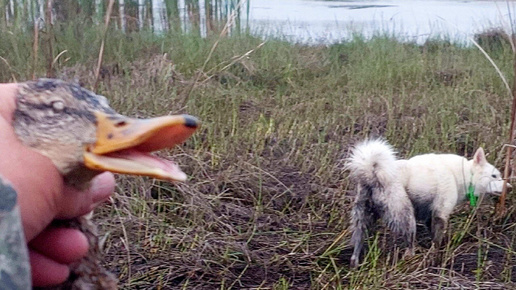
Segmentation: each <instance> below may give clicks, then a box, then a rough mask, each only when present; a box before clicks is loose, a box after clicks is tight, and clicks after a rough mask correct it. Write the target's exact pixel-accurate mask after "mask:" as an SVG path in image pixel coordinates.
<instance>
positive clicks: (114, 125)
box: [84, 112, 200, 181]
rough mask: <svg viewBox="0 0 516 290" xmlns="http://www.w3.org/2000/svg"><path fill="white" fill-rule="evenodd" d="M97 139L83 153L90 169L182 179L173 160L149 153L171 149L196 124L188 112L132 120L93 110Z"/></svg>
mask: <svg viewBox="0 0 516 290" xmlns="http://www.w3.org/2000/svg"><path fill="white" fill-rule="evenodd" d="M95 115H96V118H97V140H96V143H95V144H92V145H89V146H88V147H87V148H86V150H85V152H84V164H85V165H86V167H88V168H89V169H92V170H99V171H111V172H115V173H123V174H131V175H141V176H150V177H154V178H158V179H164V180H169V181H184V180H186V174H185V173H184V172H183V171H181V169H180V168H179V166H178V165H177V164H176V163H174V162H173V161H170V160H166V159H163V158H159V157H157V156H154V155H152V154H150V152H152V151H156V150H160V149H165V148H171V147H174V146H176V145H178V144H180V143H182V142H184V141H185V140H186V139H188V137H190V136H191V135H192V134H193V133H194V132H195V130H196V129H197V128H198V127H199V126H200V123H199V121H198V120H197V119H196V118H195V117H192V116H189V115H175V116H164V117H158V118H152V119H132V118H127V117H124V116H121V115H109V114H106V113H103V112H95Z"/></svg>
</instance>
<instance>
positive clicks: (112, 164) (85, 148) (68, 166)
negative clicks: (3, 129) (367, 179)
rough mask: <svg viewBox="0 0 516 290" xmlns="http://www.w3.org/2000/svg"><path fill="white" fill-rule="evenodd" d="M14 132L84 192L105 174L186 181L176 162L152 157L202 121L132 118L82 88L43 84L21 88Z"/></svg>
mask: <svg viewBox="0 0 516 290" xmlns="http://www.w3.org/2000/svg"><path fill="white" fill-rule="evenodd" d="M13 127H14V130H15V133H16V134H17V135H18V137H19V139H20V140H21V141H22V143H24V144H25V145H27V146H29V147H31V148H33V149H34V150H36V151H38V152H39V153H41V154H43V155H45V156H47V157H48V158H50V159H51V160H52V161H53V162H54V164H55V166H56V167H57V169H58V170H59V171H60V173H61V174H62V175H63V176H64V177H65V182H67V183H68V184H70V185H73V186H75V187H78V188H81V187H84V186H87V184H88V182H89V181H90V180H91V179H92V178H93V177H94V176H95V175H97V174H99V173H100V172H102V171H111V172H115V173H123V174H132V175H141V176H150V177H154V178H158V179H163V180H169V181H184V180H185V179H186V175H185V174H184V173H183V172H182V171H181V170H180V168H179V167H178V166H177V165H176V164H175V163H174V162H172V161H169V160H165V159H162V158H159V157H157V156H154V155H152V154H150V152H152V151H156V150H160V149H164V148H170V147H173V146H175V145H177V144H180V143H182V142H183V141H185V140H186V139H187V138H188V137H190V136H191V135H192V134H193V133H194V131H195V130H196V129H197V128H198V127H199V121H198V120H197V119H196V118H194V117H192V116H189V115H174V116H163V117H158V118H152V119H134V118H129V117H126V116H123V115H120V114H118V113H117V112H115V111H114V110H113V109H112V108H111V107H109V104H108V101H107V99H106V98H105V97H103V96H100V95H97V94H95V93H93V92H91V91H88V90H86V89H84V88H82V87H80V86H79V85H78V84H73V83H67V82H64V81H61V80H55V79H39V80H37V81H29V82H25V83H20V84H19V89H18V95H17V98H16V110H15V112H14V115H13Z"/></svg>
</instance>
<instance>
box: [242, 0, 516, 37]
mask: <svg viewBox="0 0 516 290" xmlns="http://www.w3.org/2000/svg"><path fill="white" fill-rule="evenodd" d="M515 4H516V3H514V2H504V1H499V2H495V1H424V0H411V1H409V0H406V1H304V0H250V3H249V19H248V23H249V28H250V29H251V31H252V32H253V33H255V34H260V35H272V36H280V37H285V38H287V39H288V40H290V41H294V42H301V43H310V44H329V43H334V42H338V41H341V40H343V39H349V38H350V37H351V36H352V34H354V33H360V34H363V35H364V36H366V37H371V36H372V35H374V34H378V33H382V34H386V33H387V34H390V35H395V36H396V37H398V38H399V39H401V40H404V41H416V42H418V43H423V42H424V41H425V40H426V39H428V37H437V36H441V37H446V38H449V39H451V40H454V41H457V42H467V41H468V37H472V36H473V35H474V34H475V33H477V32H480V31H485V30H487V29H490V28H496V27H502V26H503V27H505V28H506V29H508V27H509V23H510V15H511V13H512V16H513V17H514V16H515V15H514V12H516V5H515ZM246 9H247V7H244V9H242V10H243V11H246ZM510 12H511V13H510ZM243 18H247V15H245V13H243V15H242V22H243V23H245V21H246V20H244V19H243Z"/></svg>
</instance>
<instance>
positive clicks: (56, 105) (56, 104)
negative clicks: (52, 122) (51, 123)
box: [52, 101, 64, 112]
mask: <svg viewBox="0 0 516 290" xmlns="http://www.w3.org/2000/svg"><path fill="white" fill-rule="evenodd" d="M52 109H54V111H55V112H61V111H62V110H63V109H64V103H63V102H61V101H54V102H52Z"/></svg>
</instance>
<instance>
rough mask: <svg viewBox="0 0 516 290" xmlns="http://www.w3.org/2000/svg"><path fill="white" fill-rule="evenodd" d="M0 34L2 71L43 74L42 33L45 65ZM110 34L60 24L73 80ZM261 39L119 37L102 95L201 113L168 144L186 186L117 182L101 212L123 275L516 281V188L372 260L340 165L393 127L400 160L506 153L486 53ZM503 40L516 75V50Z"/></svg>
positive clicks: (187, 283) (131, 110)
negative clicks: (505, 206) (356, 238)
mask: <svg viewBox="0 0 516 290" xmlns="http://www.w3.org/2000/svg"><path fill="white" fill-rule="evenodd" d="M3 30H4V31H2V32H1V41H0V56H2V57H3V58H4V59H5V61H4V60H0V67H1V69H0V80H1V81H11V80H13V79H16V80H26V79H30V78H31V77H32V72H33V71H35V72H36V75H38V76H43V75H44V74H45V68H46V61H45V54H44V49H45V48H46V47H47V43H45V40H44V38H42V39H41V43H40V44H39V48H40V52H39V58H38V60H37V61H36V62H34V61H32V57H31V56H32V53H33V50H32V34H31V33H29V32H23V31H21V30H16V29H14V28H12V27H11V28H6V27H4V28H3ZM100 31H101V30H100V29H96V28H84V27H80V26H77V25H75V26H74V25H69V26H67V27H64V26H63V27H59V26H56V27H55V36H54V38H53V40H52V41H53V44H54V54H55V55H57V54H59V53H60V52H62V51H64V50H66V52H64V53H63V54H62V55H61V56H60V57H59V58H58V59H57V60H56V61H55V71H56V75H57V76H58V77H60V78H64V79H68V80H74V79H76V80H79V81H80V82H82V83H83V84H84V85H85V86H86V87H91V86H92V84H93V82H94V79H93V71H94V68H95V63H96V59H97V54H98V47H99V46H100V37H99V35H100ZM10 32H11V33H10ZM261 43H262V40H260V39H258V38H255V37H252V36H246V35H242V36H234V37H231V38H220V39H219V37H218V35H212V36H209V37H208V38H207V39H202V38H200V37H199V36H198V35H182V34H177V33H173V32H170V33H169V34H166V35H163V36H162V37H156V36H154V35H152V34H150V33H137V34H127V35H123V34H121V33H119V32H117V31H110V32H109V34H108V38H107V45H106V52H105V56H104V58H105V62H104V67H103V70H102V74H101V75H102V82H101V85H100V88H99V90H98V93H100V94H104V95H106V96H107V97H108V98H109V99H110V101H111V103H112V106H113V107H114V108H115V109H117V110H118V111H119V112H121V113H124V114H127V115H132V116H156V115H162V114H170V113H180V112H187V113H189V114H192V115H196V116H198V117H199V118H200V119H201V120H202V121H203V126H202V128H201V129H200V130H199V132H198V133H197V134H196V135H195V136H194V137H193V138H191V139H190V140H189V141H188V142H186V144H185V145H184V146H182V147H181V148H177V149H175V150H173V151H171V152H163V153H161V154H163V155H165V156H168V155H170V156H173V157H174V159H175V160H177V161H178V163H179V164H180V165H181V167H182V168H183V169H184V171H185V172H187V173H188V174H189V175H190V176H191V179H190V180H189V182H187V183H184V184H177V185H171V184H168V183H163V182H157V181H152V180H149V179H144V178H133V177H120V178H119V181H120V182H119V186H118V188H117V193H116V194H115V195H114V198H113V201H112V202H111V203H110V204H107V205H105V206H104V207H102V208H101V209H100V210H99V211H98V212H97V221H98V223H99V224H100V225H101V229H102V233H103V235H104V237H105V244H104V245H105V251H106V263H107V267H108V268H110V269H111V270H112V271H114V272H115V273H117V274H118V275H119V278H120V280H121V285H122V288H124V289H144V288H158V289H159V288H162V289H169V288H185V289H213V288H220V289H230V288H232V289H240V288H260V289H271V288H273V289H307V288H312V289H333V288H362V289H374V288H386V289H394V288H423V289H427V288H432V289H434V288H439V287H443V288H446V287H447V288H446V289H459V288H460V287H461V286H462V287H465V288H470V287H471V288H478V289H498V288H500V289H503V288H507V287H514V284H513V281H516V276H515V274H513V264H514V257H513V251H514V245H515V244H514V243H515V242H514V236H515V235H514V234H515V233H514V231H515V229H514V227H513V222H514V220H515V217H514V214H513V212H514V209H515V208H514V207H513V206H512V204H513V201H514V199H513V198H512V197H509V199H510V200H509V206H510V208H509V211H508V213H507V215H506V216H505V217H504V218H503V219H500V220H495V219H494V217H493V216H492V211H493V200H487V201H485V202H484V204H483V205H482V206H481V207H480V208H479V210H478V211H477V212H476V213H475V215H474V216H473V215H472V214H471V209H470V208H469V207H468V206H464V207H461V208H460V209H458V210H457V212H456V214H455V215H454V216H453V218H452V219H451V230H450V231H449V233H448V238H449V240H450V242H449V243H448V245H447V246H446V247H443V248H442V249H440V250H430V249H428V244H429V242H428V233H425V230H424V228H421V231H420V232H421V234H420V235H418V236H419V237H418V242H419V246H418V248H417V250H416V256H415V257H413V258H412V259H410V260H405V261H404V260H399V259H398V258H399V257H398V256H399V255H397V254H396V253H395V251H394V250H393V242H392V239H393V237H392V236H391V235H390V234H389V233H388V232H387V231H380V233H379V234H378V235H377V236H375V237H372V238H371V239H370V240H369V245H370V250H369V254H368V256H367V257H366V262H365V264H364V266H363V267H361V268H360V269H359V270H355V271H351V270H350V269H349V258H350V254H351V248H350V247H349V246H348V241H349V237H350V233H349V231H348V227H349V218H348V215H349V212H350V207H351V202H352V200H353V187H352V185H351V184H349V182H348V177H347V173H346V172H344V171H343V169H342V162H341V160H342V159H343V158H345V157H346V156H347V152H348V148H349V147H350V145H352V144H354V143H355V142H356V141H358V140H361V139H363V138H365V137H367V136H384V137H385V138H386V139H387V140H389V142H391V143H392V144H393V145H394V146H395V147H396V148H397V149H398V150H399V153H400V155H401V156H402V157H409V156H412V155H415V154H418V153H423V152H429V151H434V152H451V153H457V154H461V155H465V156H468V157H471V156H472V154H473V152H474V150H475V149H476V147H478V146H483V147H484V148H485V149H486V151H487V152H489V153H490V155H489V156H488V159H489V160H490V161H491V162H492V163H494V164H495V165H496V166H497V167H498V168H501V166H502V165H503V162H502V159H501V157H502V155H501V147H502V145H503V144H504V143H505V142H506V140H507V137H506V135H507V132H508V126H509V114H510V104H511V97H509V96H508V93H507V91H506V90H505V88H504V86H503V83H502V82H501V80H500V78H499V76H498V75H497V74H496V72H495V70H494V69H493V68H492V66H491V65H490V64H489V62H488V61H487V60H486V59H485V58H484V56H483V55H482V54H481V53H480V52H479V51H478V50H477V49H475V48H469V47H459V46H456V45H453V44H450V43H447V42H445V41H435V42H429V43H427V44H426V45H424V46H417V45H413V44H402V43H399V42H397V41H395V40H393V39H391V38H386V37H381V36H379V37H376V38H374V39H373V40H371V41H367V42H366V41H364V40H362V39H360V38H356V39H354V40H353V41H351V42H349V43H343V44H339V45H334V46H331V47H305V46H298V45H293V44H288V43H285V42H281V41H273V40H271V41H268V42H267V43H265V44H264V45H263V46H261V47H259V46H260V44H261ZM215 44H217V45H216V47H215ZM258 47H259V48H258ZM213 48H214V49H213ZM212 49H213V53H212V54H211V56H210V51H212ZM250 51H252V52H251V53H250V54H249V55H248V56H245V57H244V55H245V54H246V53H248V52H250ZM490 53H491V55H492V57H493V59H494V60H495V62H496V63H497V65H498V66H499V67H500V68H501V70H502V71H503V72H504V73H505V74H506V75H507V76H508V79H512V76H511V65H512V64H511V63H512V58H511V53H510V48H509V46H507V47H504V46H502V47H501V48H497V49H496V50H493V51H490ZM7 63H8V64H9V65H7ZM201 68H204V69H203V70H202V71H201Z"/></svg>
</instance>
